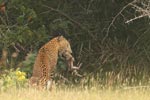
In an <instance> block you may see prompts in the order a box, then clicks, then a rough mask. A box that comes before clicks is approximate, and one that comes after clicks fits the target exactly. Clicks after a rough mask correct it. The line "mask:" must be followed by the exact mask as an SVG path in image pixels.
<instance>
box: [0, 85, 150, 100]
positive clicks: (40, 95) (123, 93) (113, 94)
mask: <svg viewBox="0 0 150 100" xmlns="http://www.w3.org/2000/svg"><path fill="white" fill-rule="evenodd" d="M149 92H150V89H136V88H134V89H124V90H123V89H121V90H120V89H117V90H101V89H99V88H97V87H95V88H91V89H83V88H82V89H81V88H78V87H76V88H56V89H53V90H52V91H51V92H48V91H38V90H35V89H13V88H10V89H9V90H8V91H6V92H1V93H0V100H149Z"/></svg>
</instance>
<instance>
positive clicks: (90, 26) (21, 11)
mask: <svg viewBox="0 0 150 100" xmlns="http://www.w3.org/2000/svg"><path fill="white" fill-rule="evenodd" d="M4 2H7V5H5V6H4V7H5V10H4V7H3V9H2V6H0V51H1V52H0V56H1V60H0V61H1V62H0V72H1V74H2V73H4V74H5V73H7V71H6V70H10V69H17V68H20V69H21V70H22V71H25V72H26V73H27V77H30V76H31V73H32V67H33V64H34V58H35V56H36V52H37V51H38V49H39V48H40V47H41V46H42V45H43V44H45V43H46V42H48V41H49V40H50V39H51V38H52V37H53V36H54V34H55V32H56V31H58V30H61V31H65V33H66V34H65V37H66V38H67V39H70V41H71V46H72V49H73V55H74V57H75V59H76V63H78V62H82V63H83V65H82V68H81V70H80V71H79V73H80V74H82V75H83V76H84V77H75V76H73V75H71V74H70V73H69V72H67V71H66V65H65V64H64V63H63V62H62V60H59V62H58V67H57V69H58V70H57V71H56V73H57V74H59V75H56V78H55V79H56V80H57V78H61V79H62V80H64V81H65V82H66V83H69V82H71V83H72V82H73V83H82V82H83V85H88V82H90V80H93V78H94V79H95V81H97V82H98V83H100V84H101V85H106V86H114V85H139V84H144V85H147V84H149V79H150V78H149V76H150V67H149V66H150V46H149V45H150V24H149V18H150V14H149V13H150V2H149V1H148V0H0V4H3V3H4ZM68 74H69V75H68ZM60 76H61V77H60ZM62 77H63V78H62Z"/></svg>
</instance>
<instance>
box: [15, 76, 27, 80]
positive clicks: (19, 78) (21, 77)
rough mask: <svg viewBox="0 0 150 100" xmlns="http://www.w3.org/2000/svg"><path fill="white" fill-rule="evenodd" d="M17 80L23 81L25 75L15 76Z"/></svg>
mask: <svg viewBox="0 0 150 100" xmlns="http://www.w3.org/2000/svg"><path fill="white" fill-rule="evenodd" d="M17 80H18V81H23V80H25V76H20V77H18V78H17Z"/></svg>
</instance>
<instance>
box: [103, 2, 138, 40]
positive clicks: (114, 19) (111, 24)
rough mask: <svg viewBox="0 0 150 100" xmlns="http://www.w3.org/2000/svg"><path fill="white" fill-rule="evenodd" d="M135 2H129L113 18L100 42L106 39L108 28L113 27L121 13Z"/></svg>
mask: <svg viewBox="0 0 150 100" xmlns="http://www.w3.org/2000/svg"><path fill="white" fill-rule="evenodd" d="M135 2H136V0H134V1H132V2H130V3H128V4H127V5H125V6H124V7H123V8H122V9H121V10H120V11H119V12H118V13H117V15H116V16H115V17H114V18H113V20H112V21H111V23H110V24H109V26H108V28H107V31H106V35H105V37H104V39H103V40H102V42H104V41H105V39H106V38H107V37H108V34H109V31H110V28H111V27H112V26H113V24H114V22H115V21H116V19H117V17H118V16H119V15H121V13H122V12H123V11H124V10H125V9H126V8H127V7H128V6H130V5H131V4H132V3H135Z"/></svg>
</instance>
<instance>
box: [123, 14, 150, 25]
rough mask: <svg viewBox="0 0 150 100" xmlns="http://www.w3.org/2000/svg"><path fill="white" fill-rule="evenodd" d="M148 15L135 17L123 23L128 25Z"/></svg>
mask: <svg viewBox="0 0 150 100" xmlns="http://www.w3.org/2000/svg"><path fill="white" fill-rule="evenodd" d="M148 15H149V14H145V15H140V16H138V17H135V18H132V19H130V20H128V21H126V22H125V23H127V24H128V23H130V22H132V21H134V20H137V19H140V18H142V17H145V16H148Z"/></svg>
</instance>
